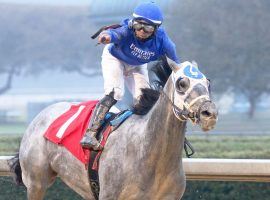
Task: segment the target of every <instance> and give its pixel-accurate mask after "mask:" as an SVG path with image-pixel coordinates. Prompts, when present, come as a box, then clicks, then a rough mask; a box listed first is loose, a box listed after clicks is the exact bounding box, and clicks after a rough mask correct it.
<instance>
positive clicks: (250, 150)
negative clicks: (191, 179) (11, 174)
mask: <svg viewBox="0 0 270 200" xmlns="http://www.w3.org/2000/svg"><path fill="white" fill-rule="evenodd" d="M187 138H188V140H189V141H190V142H191V144H192V146H193V147H194V149H195V151H196V153H195V154H194V156H192V157H193V158H250V159H252V158H253V159H270V136H263V135H258V136H236V135H233V136H231V135H211V134H207V135H187ZM20 140H21V135H0V156H4V155H13V154H15V153H16V152H17V151H18V149H19V144H20Z"/></svg>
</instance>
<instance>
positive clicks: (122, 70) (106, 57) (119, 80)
mask: <svg viewBox="0 0 270 200" xmlns="http://www.w3.org/2000/svg"><path fill="white" fill-rule="evenodd" d="M108 48H109V45H106V46H105V48H104V50H103V54H102V61H101V65H102V73H103V78H104V90H105V95H108V94H109V93H110V92H112V91H113V90H114V99H116V100H121V99H122V97H123V96H124V93H125V84H126V86H127V88H128V89H129V91H130V93H131V94H132V96H133V98H134V99H135V100H136V99H138V98H139V96H140V95H141V88H149V87H150V86H149V78H148V71H147V64H144V65H136V66H134V65H128V64H127V63H125V62H123V61H121V60H118V59H117V58H116V57H114V56H113V55H112V54H111V53H110V52H109V50H108Z"/></svg>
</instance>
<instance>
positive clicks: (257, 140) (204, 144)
mask: <svg viewBox="0 0 270 200" xmlns="http://www.w3.org/2000/svg"><path fill="white" fill-rule="evenodd" d="M187 138H188V140H189V141H190V142H191V144H192V145H193V147H194V149H195V151H196V153H195V154H194V156H193V158H249V159H252V158H253V159H270V136H263V135H258V136H231V135H196V136H194V135H193V136H189V135H188V136H187Z"/></svg>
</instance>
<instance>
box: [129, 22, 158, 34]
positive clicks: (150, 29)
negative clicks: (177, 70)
mask: <svg viewBox="0 0 270 200" xmlns="http://www.w3.org/2000/svg"><path fill="white" fill-rule="evenodd" d="M132 27H133V28H134V29H135V30H136V31H140V30H141V29H143V31H144V32H145V33H153V32H154V30H155V29H156V26H154V25H151V24H147V23H143V22H138V21H134V22H133V24H132Z"/></svg>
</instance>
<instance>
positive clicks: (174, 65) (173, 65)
mask: <svg viewBox="0 0 270 200" xmlns="http://www.w3.org/2000/svg"><path fill="white" fill-rule="evenodd" d="M166 59H167V63H168V65H169V66H170V68H171V70H172V71H173V72H174V73H176V72H177V71H178V69H180V66H179V64H177V63H176V62H174V61H173V60H172V59H170V58H168V57H167V56H166Z"/></svg>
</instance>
